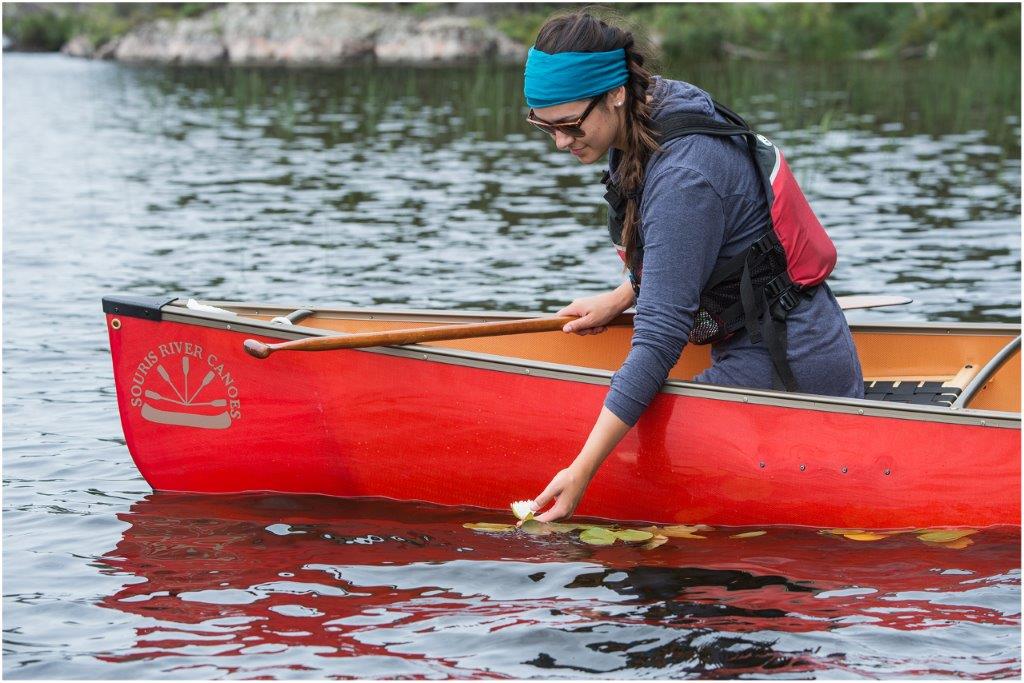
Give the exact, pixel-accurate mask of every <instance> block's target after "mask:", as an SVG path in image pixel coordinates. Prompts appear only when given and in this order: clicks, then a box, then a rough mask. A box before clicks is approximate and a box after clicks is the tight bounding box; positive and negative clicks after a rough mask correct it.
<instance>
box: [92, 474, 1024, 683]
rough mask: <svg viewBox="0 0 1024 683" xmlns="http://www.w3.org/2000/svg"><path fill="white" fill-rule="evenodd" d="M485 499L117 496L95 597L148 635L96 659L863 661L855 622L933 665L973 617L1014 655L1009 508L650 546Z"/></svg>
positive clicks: (215, 664) (499, 668)
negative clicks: (966, 518)
mask: <svg viewBox="0 0 1024 683" xmlns="http://www.w3.org/2000/svg"><path fill="white" fill-rule="evenodd" d="M489 514H491V515H492V514H493V513H485V512H483V511H473V510H471V509H464V508H462V509H460V508H441V507H434V506H428V505H421V504H411V503H395V502H389V501H384V500H370V499H367V500H336V499H325V498H319V497H300V496H217V497H200V496H187V495H178V494H154V495H151V496H148V497H146V498H145V499H143V500H141V501H139V502H137V503H135V504H134V505H132V508H131V510H130V511H129V512H127V513H125V514H122V515H119V517H120V519H121V520H122V521H124V522H126V523H127V524H129V525H130V526H129V527H128V528H127V529H126V531H125V532H124V534H123V536H122V538H121V540H120V541H119V542H118V544H117V546H116V548H114V549H113V550H112V551H110V552H108V553H107V554H106V555H105V557H104V558H103V559H102V564H103V565H104V566H106V567H107V569H105V570H104V572H105V573H113V574H115V575H117V576H121V577H122V580H125V579H127V581H126V583H125V585H123V587H122V588H121V589H120V590H118V591H117V592H116V593H114V594H112V595H109V596H108V597H104V598H102V599H101V600H100V604H101V605H102V606H103V607H106V608H109V609H114V610H118V611H119V612H123V613H128V614H131V615H135V616H136V617H138V618H139V619H140V620H136V622H135V634H136V642H135V644H134V646H132V647H127V648H124V649H123V651H120V652H113V653H108V654H105V655H102V659H103V660H104V661H108V662H117V663H120V662H127V661H137V660H153V661H154V662H155V663H156V664H157V665H158V666H160V667H161V670H162V671H167V670H169V667H178V666H182V665H184V663H185V662H189V663H190V665H191V666H201V667H207V668H211V667H212V668H211V669H210V670H211V671H212V670H217V671H231V672H234V673H241V672H248V673H252V674H255V673H267V672H268V671H269V670H271V669H273V668H274V667H275V666H276V662H277V661H283V660H287V661H289V662H292V663H296V662H299V663H301V665H302V667H303V668H304V669H305V670H307V671H320V672H322V673H326V672H332V674H337V673H341V672H344V673H343V675H344V676H345V677H385V676H387V677H390V676H405V675H417V676H438V675H443V676H455V677H492V676H499V677H501V676H512V677H521V678H526V677H537V676H541V677H550V676H560V675H568V676H573V677H579V676H586V677H590V676H595V677H605V676H608V677H614V678H620V677H623V676H627V675H628V677H630V678H632V677H645V676H656V677H665V676H695V675H699V676H702V677H708V676H710V677H728V678H733V677H737V676H740V675H744V674H755V675H767V674H770V673H785V674H787V675H792V674H796V673H805V674H806V673H811V672H819V673H821V674H824V673H825V672H829V671H831V672H838V671H847V672H853V673H860V674H864V673H867V672H868V671H869V670H870V668H871V667H872V666H875V665H876V664H877V662H874V663H872V662H871V661H869V660H870V659H872V658H877V657H879V653H872V654H871V655H870V657H868V656H867V655H866V653H865V652H863V651H860V650H859V649H858V647H856V646H854V647H851V648H850V650H847V649H846V648H847V647H848V646H849V645H850V643H848V642H847V640H846V639H845V638H844V630H845V629H848V628H857V629H861V630H865V629H866V631H867V633H868V634H878V635H881V634H891V633H895V632H902V633H905V634H906V635H905V636H903V637H902V638H900V639H898V640H900V641H901V642H902V645H900V646H899V647H895V648H892V649H891V651H890V652H887V653H885V658H886V660H887V661H886V663H885V665H886V666H887V667H889V669H888V670H890V671H911V670H914V671H917V672H918V673H921V672H922V670H921V669H919V668H916V667H924V668H925V669H926V670H927V671H934V672H938V671H943V670H944V667H945V666H947V665H951V662H953V661H954V660H957V661H958V660H959V658H960V657H962V656H964V654H965V653H963V652H962V651H960V652H958V651H957V648H953V651H950V650H948V649H947V647H948V643H946V641H945V638H944V636H943V632H944V631H945V630H946V628H948V627H951V626H956V625H959V626H965V625H974V626H975V627H976V628H977V629H978V631H977V632H978V633H988V634H989V635H990V637H991V638H992V639H993V640H992V642H991V643H986V644H985V647H984V648H982V649H983V650H985V654H984V655H982V656H978V654H977V653H973V654H968V656H969V657H970V658H971V662H970V663H969V664H968V665H967V666H968V667H969V668H970V670H971V671H974V672H982V671H984V672H987V673H990V674H994V673H996V672H1003V673H1005V672H1006V671H1007V668H1008V669H1013V668H1014V666H1015V665H1014V662H1017V661H1019V651H1018V650H1019V648H1018V647H1017V646H1013V645H1008V644H1007V643H1006V642H1000V641H1001V639H1002V638H1003V636H1005V635H1008V634H1013V633H1017V632H1018V631H1017V627H1018V625H1019V617H1020V614H1019V605H1018V601H1019V583H1020V576H1019V572H1018V571H1016V570H1015V569H1014V567H1015V565H1016V560H1017V558H1018V555H1019V552H1020V543H1019V534H1018V533H1017V530H1016V529H991V530H986V531H984V532H982V533H980V534H978V535H975V536H974V537H973V538H974V539H975V544H974V545H973V546H971V547H970V548H969V549H967V550H964V551H956V550H952V549H948V548H940V547H935V546H929V545H927V544H925V543H922V542H921V541H919V540H917V538H916V537H915V536H914V535H912V534H910V535H906V536H895V537H892V538H890V539H887V540H885V541H879V542H877V543H870V544H866V543H858V542H856V541H851V540H848V539H843V538H837V537H834V536H822V535H820V534H817V533H815V532H813V531H810V530H800V529H793V528H770V529H768V533H767V534H766V535H764V536H761V537H757V538H745V539H736V538H730V535H731V534H732V533H735V530H726V529H717V530H712V531H707V532H704V533H705V535H706V536H707V538H705V539H700V540H682V539H674V540H673V541H671V542H670V543H669V544H667V545H665V546H662V547H660V548H656V549H654V550H647V551H645V550H641V549H639V548H637V547H635V546H633V547H627V546H623V545H621V544H619V545H616V546H612V547H606V548H597V547H593V546H588V545H586V544H584V543H581V542H580V541H578V540H576V539H575V538H573V537H572V536H570V535H564V534H553V535H545V536H531V535H528V534H525V533H522V532H519V533H516V534H512V535H498V534H487V533H481V532H474V531H470V530H467V529H464V528H463V527H462V524H463V523H464V522H466V521H480V518H481V517H483V516H486V515H489ZM502 521H504V520H502ZM986 648H987V649H986ZM1015 648H1017V649H1015ZM1015 652H1016V655H1015V654H1014V653H1015ZM993 653H997V654H999V657H996V656H994V654H993ZM248 655H260V657H247V656H248ZM1000 657H1001V659H1000ZM1015 657H1016V658H1015ZM333 658H344V664H343V665H341V668H338V667H339V665H338V664H332V663H331V660H332V659H333ZM997 660H998V661H997ZM957 666H958V667H960V666H963V664H962V663H958V664H957ZM1017 666H1018V669H1019V665H1017ZM960 670H963V669H960ZM204 675H207V674H204Z"/></svg>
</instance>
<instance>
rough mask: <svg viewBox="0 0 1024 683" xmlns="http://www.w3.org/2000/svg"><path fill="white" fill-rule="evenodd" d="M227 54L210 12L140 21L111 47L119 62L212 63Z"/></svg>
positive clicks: (223, 58)
mask: <svg viewBox="0 0 1024 683" xmlns="http://www.w3.org/2000/svg"><path fill="white" fill-rule="evenodd" d="M226 57H227V50H226V48H225V47H224V42H223V41H222V40H221V37H220V33H219V31H218V30H217V27H216V25H215V24H214V22H213V21H211V18H209V15H204V16H202V17H198V18H195V19H180V20H178V21H170V20H168V19H160V20H158V21H155V22H151V23H147V24H142V25H141V26H138V27H136V28H135V29H133V30H132V31H129V32H128V33H127V34H125V35H124V36H122V37H121V39H120V41H118V44H117V47H115V48H114V58H115V59H118V60H120V61H122V62H163V63H173V64H213V63H217V62H222V61H224V60H225V59H226Z"/></svg>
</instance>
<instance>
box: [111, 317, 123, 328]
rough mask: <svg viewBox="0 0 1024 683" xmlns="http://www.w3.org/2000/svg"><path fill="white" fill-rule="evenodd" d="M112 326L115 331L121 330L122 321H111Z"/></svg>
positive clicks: (115, 319)
mask: <svg viewBox="0 0 1024 683" xmlns="http://www.w3.org/2000/svg"><path fill="white" fill-rule="evenodd" d="M110 326H111V327H112V328H114V329H115V330H119V329H121V321H120V320H118V319H117V318H114V319H113V320H111V321H110Z"/></svg>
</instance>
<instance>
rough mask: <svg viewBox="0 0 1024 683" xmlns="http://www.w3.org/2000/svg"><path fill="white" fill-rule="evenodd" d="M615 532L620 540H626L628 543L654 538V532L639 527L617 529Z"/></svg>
mask: <svg viewBox="0 0 1024 683" xmlns="http://www.w3.org/2000/svg"><path fill="white" fill-rule="evenodd" d="M613 533H614V534H615V536H616V537H617V538H618V539H619V540H621V541H625V542H626V543H641V542H643V541H649V540H651V539H652V538H654V534H652V533H651V532H650V531H639V530H637V529H623V530H622V531H615V532H613Z"/></svg>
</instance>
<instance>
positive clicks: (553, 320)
mask: <svg viewBox="0 0 1024 683" xmlns="http://www.w3.org/2000/svg"><path fill="white" fill-rule="evenodd" d="M838 301H839V304H840V307H841V308H842V309H843V310H850V309H854V308H876V307H879V306H898V305H900V304H905V303H909V302H910V299H907V298H906V297H897V296H875V297H872V296H853V297H838ZM572 320H578V318H577V317H575V316H555V317H550V318H527V319H526V320H510V321H497V322H490V323H470V324H465V325H462V324H460V325H439V326H437V327H420V328H415V329H405V330H388V331H386V332H361V333H358V334H347V335H344V336H338V337H313V338H310V339H296V340H294V341H288V342H281V343H279V344H264V343H263V342H261V341H257V340H255V339H246V340H245V343H244V347H245V351H246V353H248V354H249V355H250V356H253V357H254V358H266V357H267V356H269V355H270V354H272V353H274V352H275V351H331V350H333V349H361V348H366V347H368V346H404V345H406V344H422V343H423V342H432V341H450V340H453V339H472V338H475V337H500V336H503V335H508V334H526V333H528V332H554V331H555V330H561V329H562V327H563V326H564V325H565V324H566V323H567V322H570V321H572ZM610 324H611V325H630V324H632V318H631V317H629V316H619V317H618V318H616V319H615V320H613V321H612V322H611V323H610ZM204 385H205V382H204Z"/></svg>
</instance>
